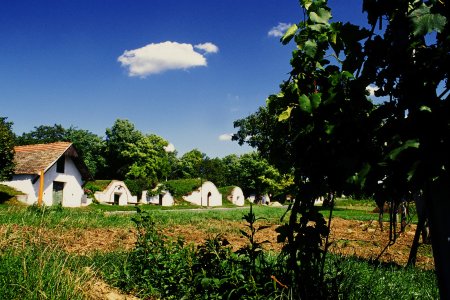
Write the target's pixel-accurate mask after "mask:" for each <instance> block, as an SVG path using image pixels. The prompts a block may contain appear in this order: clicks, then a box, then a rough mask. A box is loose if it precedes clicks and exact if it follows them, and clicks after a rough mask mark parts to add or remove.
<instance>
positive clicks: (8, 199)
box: [0, 184, 23, 204]
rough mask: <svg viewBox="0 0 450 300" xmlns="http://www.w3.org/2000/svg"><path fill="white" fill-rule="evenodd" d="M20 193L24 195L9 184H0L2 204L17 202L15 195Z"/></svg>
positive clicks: (0, 200) (0, 201) (0, 202)
mask: <svg viewBox="0 0 450 300" xmlns="http://www.w3.org/2000/svg"><path fill="white" fill-rule="evenodd" d="M18 195H23V193H21V192H19V191H17V190H15V189H13V188H12V187H9V186H7V185H4V184H0V204H4V203H5V204H10V203H11V204H12V203H15V201H14V200H15V197H16V196H18Z"/></svg>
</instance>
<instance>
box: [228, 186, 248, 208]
mask: <svg viewBox="0 0 450 300" xmlns="http://www.w3.org/2000/svg"><path fill="white" fill-rule="evenodd" d="M228 200H230V201H231V203H233V204H234V205H238V206H243V205H244V203H245V197H244V192H242V189H241V188H240V187H238V186H235V187H234V188H233V190H232V191H231V194H230V195H229V196H228Z"/></svg>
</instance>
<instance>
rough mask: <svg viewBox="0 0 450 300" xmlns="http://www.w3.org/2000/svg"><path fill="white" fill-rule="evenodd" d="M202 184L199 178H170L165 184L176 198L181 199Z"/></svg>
mask: <svg viewBox="0 0 450 300" xmlns="http://www.w3.org/2000/svg"><path fill="white" fill-rule="evenodd" d="M201 185H202V181H201V180H200V179H199V178H194V179H178V180H168V181H166V182H164V186H165V187H166V188H167V189H168V190H169V191H170V193H171V194H172V195H173V197H174V198H175V199H181V197H182V196H185V195H187V194H189V193H190V192H192V191H194V190H196V189H197V188H199V187H200V186H201Z"/></svg>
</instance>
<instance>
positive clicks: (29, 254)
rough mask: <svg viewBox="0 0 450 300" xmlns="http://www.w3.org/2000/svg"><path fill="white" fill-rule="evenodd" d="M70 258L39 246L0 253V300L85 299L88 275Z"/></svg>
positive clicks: (6, 250) (4, 250)
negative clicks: (84, 289) (84, 287)
mask: <svg viewBox="0 0 450 300" xmlns="http://www.w3.org/2000/svg"><path fill="white" fill-rule="evenodd" d="M75 262H76V260H75V259H74V257H72V256H70V255H68V254H67V253H64V252H62V251H60V250H57V249H52V248H51V247H49V246H47V247H44V246H42V245H29V244H28V245H27V246H26V247H25V248H24V249H20V251H17V250H16V249H3V251H2V252H0V299H21V300H24V299H25V300H27V299H30V300H31V299H55V300H56V299H86V297H85V295H84V293H83V290H82V287H83V285H85V284H86V283H87V282H88V280H89V278H90V277H91V276H90V275H89V274H88V273H87V272H86V269H84V268H81V267H80V266H79V265H77V264H76V263H75Z"/></svg>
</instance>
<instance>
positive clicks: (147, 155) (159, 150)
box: [121, 134, 170, 185]
mask: <svg viewBox="0 0 450 300" xmlns="http://www.w3.org/2000/svg"><path fill="white" fill-rule="evenodd" d="M168 144H169V143H168V142H167V141H166V140H164V139H163V138H161V137H159V136H157V135H154V134H149V135H145V136H143V137H142V138H141V139H139V140H137V142H136V143H134V144H131V143H130V144H128V147H127V148H126V149H125V150H123V152H122V154H121V155H122V156H123V157H124V158H125V159H129V160H130V161H132V163H131V165H130V167H129V170H128V172H127V173H126V175H125V176H126V178H128V179H145V180H147V181H148V182H150V183H151V184H153V185H155V184H156V183H157V182H160V181H163V180H165V179H166V178H167V176H168V175H169V172H170V165H169V154H168V153H167V152H166V150H165V147H166V146H167V145H168Z"/></svg>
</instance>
